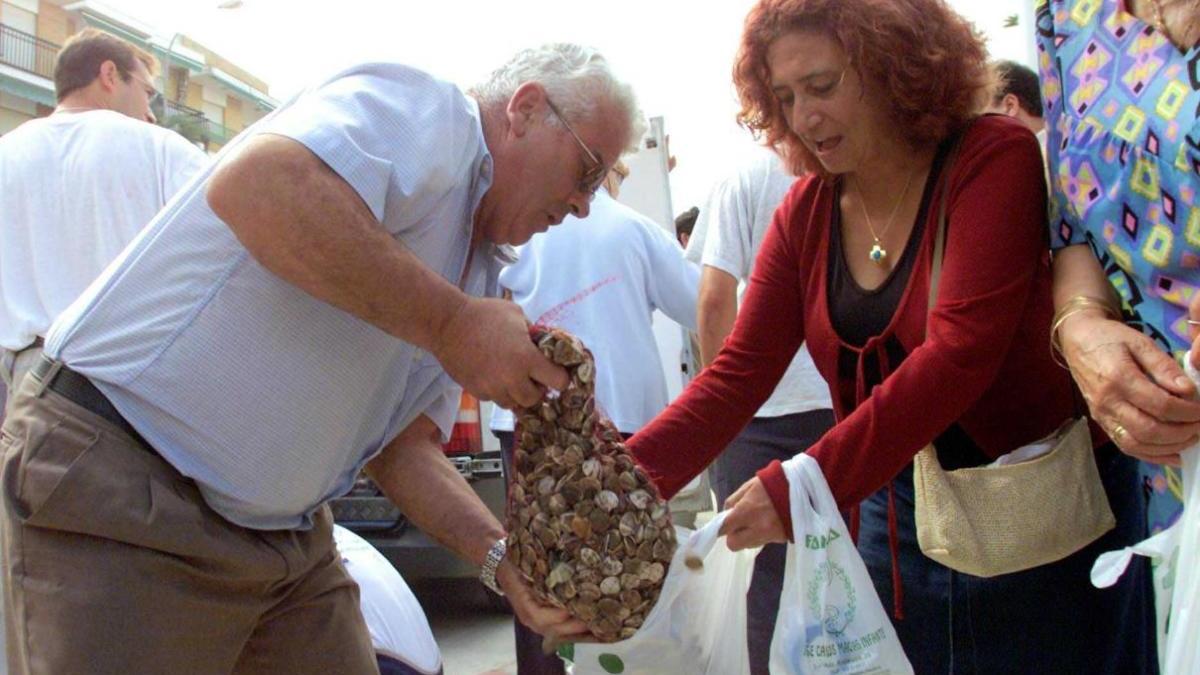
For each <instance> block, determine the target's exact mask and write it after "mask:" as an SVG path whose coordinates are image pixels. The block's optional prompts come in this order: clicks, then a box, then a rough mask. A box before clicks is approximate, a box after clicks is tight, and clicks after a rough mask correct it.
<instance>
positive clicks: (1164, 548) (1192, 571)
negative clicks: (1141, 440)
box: [1092, 353, 1200, 675]
mask: <svg viewBox="0 0 1200 675" xmlns="http://www.w3.org/2000/svg"><path fill="white" fill-rule="evenodd" d="M1190 361H1191V355H1190V353H1189V354H1188V356H1185V357H1184V363H1185V364H1186V363H1190ZM1186 370H1187V373H1188V375H1189V376H1190V377H1191V378H1192V380H1193V381H1195V382H1196V384H1197V385H1200V373H1197V372H1196V371H1195V370H1193V369H1192V368H1191V366H1186ZM1180 456H1181V458H1182V460H1183V469H1182V471H1181V473H1182V474H1183V514H1182V515H1180V516H1179V520H1176V521H1175V524H1174V525H1172V526H1171V527H1168V528H1167V529H1165V530H1163V531H1162V532H1159V533H1158V534H1156V535H1154V536H1153V537H1150V538H1149V539H1146V540H1145V541H1141V542H1139V543H1137V544H1134V545H1133V546H1129V547H1126V548H1124V549H1121V550H1119V551H1109V552H1108V553H1103V554H1101V555H1100V557H1098V558H1096V563H1095V564H1094V565H1092V585H1094V586H1096V587H1097V588H1108V587H1109V586H1112V585H1113V584H1115V583H1116V582H1117V579H1119V578H1120V577H1121V575H1122V574H1124V573H1125V568H1126V567H1128V566H1129V561H1130V560H1131V559H1132V558H1133V556H1134V555H1135V554H1136V555H1143V556H1146V557H1148V558H1150V559H1152V560H1154V561H1156V563H1157V567H1156V569H1155V574H1154V576H1155V579H1156V581H1157V580H1158V579H1159V578H1163V579H1164V580H1165V582H1166V583H1165V584H1164V585H1165V586H1166V587H1167V588H1170V589H1171V590H1170V595H1169V596H1167V595H1166V594H1165V593H1160V594H1159V595H1158V598H1159V600H1160V601H1161V600H1162V599H1163V598H1164V597H1169V598H1170V609H1169V611H1168V614H1167V631H1166V641H1165V642H1166V644H1160V645H1159V646H1158V653H1159V661H1160V663H1159V665H1160V666H1161V669H1162V672H1163V674H1164V675H1194V674H1195V673H1200V637H1198V636H1200V506H1197V505H1198V504H1200V474H1198V472H1200V444H1197V445H1193V446H1192V447H1191V448H1188V449H1187V450H1185V451H1184V452H1183V453H1182V454H1181V455H1180ZM1172 578H1173V583H1171V582H1172ZM1160 609H1161V608H1160Z"/></svg>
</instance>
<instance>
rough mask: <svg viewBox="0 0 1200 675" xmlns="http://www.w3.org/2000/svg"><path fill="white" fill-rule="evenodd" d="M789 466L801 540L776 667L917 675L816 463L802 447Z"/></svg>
mask: <svg viewBox="0 0 1200 675" xmlns="http://www.w3.org/2000/svg"><path fill="white" fill-rule="evenodd" d="M783 468H784V471H785V472H786V474H787V478H788V483H789V484H790V486H791V503H792V528H793V534H794V537H795V544H793V545H791V546H789V547H788V557H787V567H786V569H785V571H784V577H783V594H782V596H781V599H780V603H779V605H780V606H779V618H778V620H777V621H776V622H775V635H774V638H773V639H772V641H771V673H772V674H773V675H800V674H801V673H803V674H804V675H818V674H821V673H831V674H832V673H838V674H839V675H854V674H864V675H865V674H867V673H870V674H871V675H885V674H889V673H891V674H896V675H901V674H904V675H911V673H912V672H913V670H912V665H910V664H909V662H908V658H907V657H906V656H905V655H904V650H903V648H901V646H900V640H899V638H897V637H896V630H895V628H893V627H892V622H891V620H890V619H888V616H887V613H886V612H885V611H884V609H883V603H881V602H880V601H879V595H878V594H877V593H876V592H875V586H874V585H873V584H872V583H871V577H870V576H869V575H868V574H867V567H866V565H864V564H863V561H862V557H861V556H860V555H859V554H858V549H857V548H856V547H855V546H854V542H853V541H851V539H850V533H849V532H848V531H847V530H846V523H845V522H844V521H843V520H842V514H841V513H840V512H839V511H838V509H837V503H836V502H835V501H834V499H833V495H832V494H831V493H830V492H829V485H828V483H826V482H825V475H824V474H822V473H821V468H820V466H818V465H817V461H816V460H815V459H813V458H812V457H809V456H808V455H806V454H803V453H801V454H799V455H797V456H795V457H794V458H792V459H790V460H788V461H786V462H784V463H783Z"/></svg>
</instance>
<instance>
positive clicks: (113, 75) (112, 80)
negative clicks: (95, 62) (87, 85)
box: [96, 60, 124, 93]
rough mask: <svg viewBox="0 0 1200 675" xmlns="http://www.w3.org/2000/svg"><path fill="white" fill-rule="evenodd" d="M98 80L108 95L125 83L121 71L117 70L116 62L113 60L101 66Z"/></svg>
mask: <svg viewBox="0 0 1200 675" xmlns="http://www.w3.org/2000/svg"><path fill="white" fill-rule="evenodd" d="M96 79H97V80H99V81H100V87H101V88H103V89H104V91H105V92H108V93H112V92H113V91H114V90H116V88H117V86H118V85H119V84H120V83H121V82H124V79H123V78H122V77H121V69H120V68H117V64H116V62H115V61H111V60H110V61H105V62H104V63H101V64H100V73H99V74H98V75H97V76H96Z"/></svg>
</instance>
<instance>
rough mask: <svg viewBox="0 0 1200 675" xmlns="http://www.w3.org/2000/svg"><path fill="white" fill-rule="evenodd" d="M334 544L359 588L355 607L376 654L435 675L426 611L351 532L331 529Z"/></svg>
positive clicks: (438, 660) (437, 658)
mask: <svg viewBox="0 0 1200 675" xmlns="http://www.w3.org/2000/svg"><path fill="white" fill-rule="evenodd" d="M333 541H334V543H335V544H337V549H338V553H340V554H341V556H342V564H343V565H345V566H346V571H347V572H349V573H350V577H351V578H352V579H354V582H355V583H357V584H358V595H359V598H358V602H359V606H361V607H362V613H363V619H365V620H366V622H367V631H369V632H370V633H371V646H373V647H374V648H375V651H376V652H378V653H381V654H385V655H387V656H390V657H392V658H393V659H396V660H398V661H400V662H402V663H404V664H405V665H408V666H410V667H412V668H414V669H415V670H416V671H417V672H419V673H429V674H430V675H432V674H433V673H436V672H438V670H439V669H441V667H442V654H441V652H440V651H439V650H438V646H437V642H436V641H435V640H434V639H433V631H432V630H431V629H430V628H429V620H428V619H426V618H425V610H423V609H421V603H420V602H418V601H417V596H415V595H413V592H412V590H410V589H409V587H408V584H406V583H404V577H401V576H400V573H399V572H397V571H396V568H395V567H392V563H390V562H388V559H387V558H385V557H383V554H382V553H380V552H379V551H376V550H375V548H374V547H373V546H371V545H370V544H369V543H367V542H366V540H364V539H363V538H362V537H360V536H358V535H357V534H354V533H353V532H351V531H350V530H347V529H346V528H344V527H341V526H339V525H334V526H333Z"/></svg>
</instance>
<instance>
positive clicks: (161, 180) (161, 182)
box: [0, 29, 207, 398]
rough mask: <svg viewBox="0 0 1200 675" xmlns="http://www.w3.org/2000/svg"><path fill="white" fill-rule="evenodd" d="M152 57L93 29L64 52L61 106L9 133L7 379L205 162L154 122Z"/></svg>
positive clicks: (0, 330)
mask: <svg viewBox="0 0 1200 675" xmlns="http://www.w3.org/2000/svg"><path fill="white" fill-rule="evenodd" d="M155 65H156V64H155V61H154V57H152V56H150V55H149V54H147V53H146V52H144V51H143V50H141V49H138V48H137V47H135V46H133V45H131V44H129V43H127V42H125V41H124V40H121V39H119V38H116V37H114V36H112V35H110V34H108V33H104V32H101V31H98V30H95V29H86V30H84V31H82V32H80V33H78V34H76V35H75V36H73V37H72V38H71V39H70V40H68V41H67V43H66V44H65V45H63V48H62V51H60V52H59V54H58V58H57V60H56V62H55V67H54V86H55V95H56V97H57V99H58V107H57V108H55V109H54V113H53V114H52V115H50V116H49V117H44V118H40V119H35V120H30V121H28V122H25V123H24V124H22V125H21V126H19V127H17V128H16V129H15V130H13V131H12V132H11V133H8V134H5V135H4V136H3V137H0V213H2V214H4V216H3V217H2V218H0V349H3V365H2V366H0V376H2V377H3V380H4V382H5V384H6V385H11V384H12V383H13V382H19V381H20V379H21V377H22V376H23V375H24V373H25V372H26V371H27V370H28V369H29V367H30V366H31V365H32V364H33V363H34V362H35V361H36V360H37V357H38V355H40V354H41V348H40V347H41V343H42V340H43V339H44V338H45V336H46V331H47V330H48V329H49V328H50V322H51V321H53V320H54V318H55V317H56V316H58V314H59V313H60V312H62V310H64V309H66V307H67V305H69V304H71V303H72V302H73V301H74V300H75V298H77V297H79V294H80V293H82V292H83V289H85V288H87V286H88V284H90V283H91V282H92V281H93V280H94V279H95V278H96V277H97V276H99V275H100V272H101V271H103V270H104V268H105V267H106V266H108V264H109V263H110V262H112V261H113V259H114V258H116V257H117V255H118V254H119V253H120V252H121V250H122V249H124V248H125V245H126V244H128V243H129V242H130V240H132V239H133V237H134V235H136V234H137V233H138V232H139V231H140V230H141V229H142V228H143V227H144V226H145V225H146V224H147V223H149V222H150V220H151V219H152V218H153V217H154V215H155V214H156V213H158V211H159V210H160V209H161V208H162V207H163V206H164V205H165V204H166V203H167V201H168V200H170V198H171V197H172V196H173V195H174V194H175V193H176V192H178V191H179V189H180V188H181V187H182V186H183V184H184V183H186V182H187V181H188V180H189V179H191V177H192V176H194V175H195V174H196V172H197V171H199V169H200V168H201V167H202V166H203V165H204V164H205V162H206V161H207V156H206V155H205V154H204V153H203V152H201V151H200V150H199V149H197V148H196V147H195V146H194V145H192V144H191V143H188V142H187V140H185V139H184V138H183V137H182V136H180V135H179V134H177V133H175V132H174V131H170V130H168V129H164V128H162V127H158V126H155V125H154V124H153V122H154V113H152V112H151V111H150V102H151V100H152V98H153V97H155V96H156V95H157V92H156V91H155V89H154V86H153V85H152V84H151V83H152V82H153V70H154V68H155ZM14 389H15V387H13V386H9V393H10V394H11V392H12V391H13V390H14ZM6 398H7V397H6Z"/></svg>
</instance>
